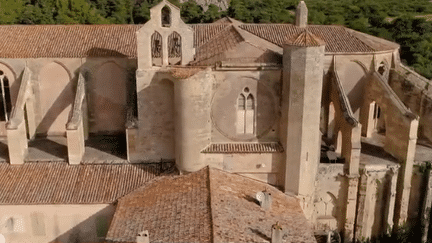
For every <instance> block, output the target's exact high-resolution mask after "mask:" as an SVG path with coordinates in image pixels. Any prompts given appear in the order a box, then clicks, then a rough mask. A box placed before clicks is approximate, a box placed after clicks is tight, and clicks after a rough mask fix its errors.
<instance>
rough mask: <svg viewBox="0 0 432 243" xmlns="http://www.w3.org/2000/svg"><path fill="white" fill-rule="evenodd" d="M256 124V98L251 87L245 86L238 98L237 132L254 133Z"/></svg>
mask: <svg viewBox="0 0 432 243" xmlns="http://www.w3.org/2000/svg"><path fill="white" fill-rule="evenodd" d="M254 126H255V100H254V97H253V95H252V94H251V93H250V92H249V88H247V87H246V88H244V90H243V92H242V93H241V94H239V96H238V98H237V133H238V134H253V133H254Z"/></svg>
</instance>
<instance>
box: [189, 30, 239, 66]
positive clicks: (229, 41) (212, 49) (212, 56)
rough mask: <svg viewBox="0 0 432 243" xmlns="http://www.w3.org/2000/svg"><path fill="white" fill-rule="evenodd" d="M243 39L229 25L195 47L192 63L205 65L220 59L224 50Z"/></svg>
mask: <svg viewBox="0 0 432 243" xmlns="http://www.w3.org/2000/svg"><path fill="white" fill-rule="evenodd" d="M213 26H217V25H213ZM243 41H244V39H243V37H242V36H241V35H240V34H239V33H238V32H237V30H235V28H234V27H233V26H229V27H227V28H225V29H223V30H222V31H220V32H219V33H218V34H217V35H216V36H214V38H212V39H210V40H209V41H208V42H206V43H205V44H203V45H201V46H199V48H197V49H196V54H195V61H193V62H192V64H199V65H206V64H211V63H216V62H217V61H221V60H223V54H224V52H226V51H228V50H230V49H232V48H234V47H235V46H236V45H237V44H239V43H240V42H243Z"/></svg>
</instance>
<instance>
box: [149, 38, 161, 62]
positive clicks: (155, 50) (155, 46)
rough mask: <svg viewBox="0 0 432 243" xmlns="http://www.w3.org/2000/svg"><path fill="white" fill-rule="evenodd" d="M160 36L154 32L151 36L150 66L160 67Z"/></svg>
mask: <svg viewBox="0 0 432 243" xmlns="http://www.w3.org/2000/svg"><path fill="white" fill-rule="evenodd" d="M162 41H163V40H162V35H161V34H160V33H159V32H157V31H155V32H154V33H153V34H152V35H151V56H152V66H162V59H163V45H162Z"/></svg>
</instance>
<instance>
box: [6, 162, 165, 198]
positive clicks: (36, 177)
mask: <svg viewBox="0 0 432 243" xmlns="http://www.w3.org/2000/svg"><path fill="white" fill-rule="evenodd" d="M159 174H160V170H159V168H158V167H155V166H151V165H144V164H136V165H132V164H116V165H78V166H69V165H68V164H67V163H65V162H46V163H45V162H35V163H25V164H23V165H10V164H8V163H0V175H2V176H1V177H0V205H16V204H21V205H22V204H81V203H85V204H92V203H112V202H114V201H115V200H116V199H117V198H119V197H121V196H123V195H125V194H127V193H129V192H131V191H133V190H135V189H137V188H139V187H140V186H142V185H144V184H145V183H146V182H148V181H150V180H151V179H153V178H155V177H157V176H158V175H159Z"/></svg>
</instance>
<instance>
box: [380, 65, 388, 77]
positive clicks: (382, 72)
mask: <svg viewBox="0 0 432 243" xmlns="http://www.w3.org/2000/svg"><path fill="white" fill-rule="evenodd" d="M378 73H379V74H381V76H384V75H385V74H386V73H387V66H386V64H385V63H384V62H381V63H380V65H379V67H378Z"/></svg>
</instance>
